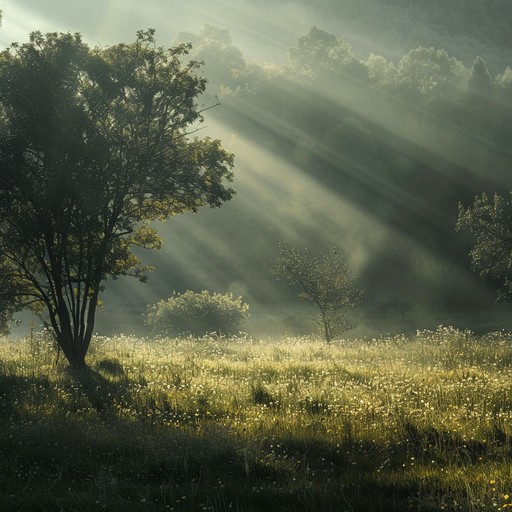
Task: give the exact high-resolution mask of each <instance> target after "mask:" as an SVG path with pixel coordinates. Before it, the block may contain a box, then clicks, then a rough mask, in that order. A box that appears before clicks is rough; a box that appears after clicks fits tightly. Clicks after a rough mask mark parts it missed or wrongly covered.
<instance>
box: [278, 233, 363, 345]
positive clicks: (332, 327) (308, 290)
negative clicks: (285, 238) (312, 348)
mask: <svg viewBox="0 0 512 512" xmlns="http://www.w3.org/2000/svg"><path fill="white" fill-rule="evenodd" d="M271 272H272V274H274V275H276V276H278V278H279V277H285V278H286V279H288V281H289V282H290V284H294V285H299V286H300V288H301V292H300V293H299V297H301V298H302V299H304V300H308V301H310V302H312V303H313V304H315V305H316V306H317V307H318V309H319V310H320V317H319V320H318V324H319V325H320V327H321V329H322V332H323V335H324V337H325V340H326V341H331V340H332V339H333V338H334V337H335V336H337V335H339V334H341V333H342V332H343V331H345V330H346V329H347V328H349V323H348V321H347V319H346V318H345V315H346V312H347V310H349V309H353V308H355V307H356V306H357V305H358V304H359V303H360V302H361V299H362V292H361V291H360V290H358V289H357V288H355V287H354V279H353V278H352V277H351V274H350V271H349V269H348V267H347V265H346V263H345V261H344V259H343V257H342V256H341V255H340V254H339V253H338V252H337V251H335V250H333V251H331V252H329V253H326V254H322V255H317V254H311V253H310V252H309V251H308V250H307V249H304V250H302V251H301V250H299V249H296V248H295V247H291V248H290V247H288V246H287V245H286V244H285V243H281V244H280V245H279V254H278V256H277V257H276V259H275V260H274V262H273V265H272V268H271Z"/></svg>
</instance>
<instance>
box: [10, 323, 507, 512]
mask: <svg viewBox="0 0 512 512" xmlns="http://www.w3.org/2000/svg"><path fill="white" fill-rule="evenodd" d="M54 361H55V352H54V350H53V348H52V345H51V343H50V342H49V341H48V340H47V339H45V338H44V337H43V336H32V339H27V340H25V341H21V342H20V341H9V340H2V341H0V410H1V417H0V510H2V511H10V510H13V511H14V510H30V511H38V510H39V511H50V510H51V511H53V510H70V511H71V510H73V511H74V510H76V511H86V510H141V511H157V510H175V511H177V510H183V511H185V510H186V511H196V510H197V511H203V510H212V511H222V510H238V511H257V510H261V511H272V510H273V511H294V510H297V511H298V510H305V511H316V510H319V511H373V510H374V511H387V510H391V511H406V510H407V511H410V510H416V511H437V510H462V511H484V510H497V509H507V508H509V507H510V508H512V421H511V419H512V336H510V335H508V334H504V333H494V334H492V335H488V336H485V337H481V338H476V337H475V336H473V335H472V334H471V333H470V332H463V331H457V330H455V329H452V328H439V329H438V330H437V331H435V332H423V333H419V334H418V335H417V336H416V337H414V338H413V339H406V338H404V337H393V338H385V339H378V340H366V341H358V342H336V343H332V344H330V345H326V344H325V343H324V342H321V341H315V340H311V339H306V338H304V339H282V340H276V341H255V340H250V339H240V340H231V341H226V340H215V339H209V340H199V341H198V340H160V341H152V340H140V339H134V338H128V337H117V338H97V339H96V340H94V345H93V349H92V352H91V354H90V359H89V362H90V364H91V367H92V368H93V370H94V371H93V372H91V374H90V375H74V376H72V375H69V374H68V373H67V372H66V371H65V370H64V363H63V362H60V363H59V364H58V365H57V366H55V365H54Z"/></svg>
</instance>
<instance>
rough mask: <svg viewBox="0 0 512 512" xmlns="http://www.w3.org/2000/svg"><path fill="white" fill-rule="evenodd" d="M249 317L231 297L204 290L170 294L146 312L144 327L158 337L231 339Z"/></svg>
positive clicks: (246, 306) (247, 312)
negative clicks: (209, 336)
mask: <svg viewBox="0 0 512 512" xmlns="http://www.w3.org/2000/svg"><path fill="white" fill-rule="evenodd" d="M248 316H249V305H248V304H245V303H243V302H242V298H241V297H238V298H237V299H235V298H233V295H232V294H231V293H226V294H225V295H221V294H220V293H210V292H208V291H207V290H203V291H202V292H200V293H195V292H192V291H186V292H185V293H181V294H179V293H173V295H172V296H171V297H169V298H168V299H167V300H161V301H160V302H158V303H157V304H154V305H153V306H149V308H148V316H147V324H148V325H150V326H151V328H152V332H153V334H156V335H160V336H183V335H192V336H204V335H206V334H210V333H216V334H218V335H219V336H220V335H227V336H230V335H233V334H236V333H237V332H239V326H240V324H241V323H242V322H244V321H245V320H246V319H247V318H248Z"/></svg>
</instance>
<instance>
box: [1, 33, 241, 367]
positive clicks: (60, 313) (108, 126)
mask: <svg viewBox="0 0 512 512" xmlns="http://www.w3.org/2000/svg"><path fill="white" fill-rule="evenodd" d="M189 49H190V46H189V45H187V44H183V45H179V46H176V47H174V48H170V49H167V50H166V49H163V48H159V47H156V45H155V41H154V31H152V30H149V31H140V32H139V33H138V34H137V39H136V41H135V42H134V43H132V44H118V45H115V46H111V47H107V48H104V49H103V48H90V47H89V46H87V45H86V44H85V43H84V42H83V41H82V38H81V36H80V35H79V34H55V33H52V34H47V35H45V36H43V35H42V34H41V33H33V34H32V35H31V37H30V41H29V42H28V43H25V44H21V45H19V44H13V45H12V46H11V47H10V48H9V49H7V50H5V51H4V52H3V53H2V54H1V55H0V219H1V220H0V255H1V258H2V261H3V264H4V266H5V267H6V268H10V269H11V277H12V279H14V280H15V282H16V283H17V286H16V289H17V301H18V303H19V304H21V305H31V306H32V307H38V308H39V310H40V311H42V312H44V314H45V315H46V316H47V319H48V321H49V324H50V326H51V328H52V329H53V331H54V333H55V337H56V340H57V342H58V344H59V346H60V347H61V349H62V351H63V353H64V354H65V356H66V358H67V359H68V361H69V363H70V365H72V366H85V356H86V353H87V350H88V347H89V344H90V341H91V336H92V333H93V328H94V319H95V313H96V309H97V306H98V303H99V300H100V293H101V292H102V290H103V287H104V282H105V280H106V279H108V278H116V277H118V276H125V275H133V276H135V277H138V278H140V279H144V270H146V269H145V267H143V266H142V264H141V262H140V261H139V259H138V258H137V256H136V255H135V254H134V253H133V252H132V248H133V247H134V246H141V247H146V248H157V247H159V246H160V239H159V237H158V235H157V233H156V232H155V230H154V229H152V228H151V227H149V225H148V223H149V222H151V221H154V220H163V219H166V218H168V217H170V216H173V215H176V214H180V213H183V212H186V211H192V212H194V211H196V210H197V209H198V208H199V207H201V206H212V207H217V206H220V205H221V204H222V203H223V202H224V201H227V200H229V199H230V198H231V197H232V195H233V190H232V189H231V188H230V187H229V186H228V185H227V183H226V182H227V181H231V178H232V172H231V169H232V165H233V157H232V155H231V154H229V153H227V152H226V151H225V150H223V149H222V147H221V144H220V142H219V141H217V140H212V139H210V138H203V139H199V138H197V137H193V136H192V133H194V132H195V131H197V129H198V125H199V123H200V122H201V121H202V115H201V109H200V108H199V107H198V105H197V103H196V98H197V97H198V95H200V94H201V93H203V91H204V90H205V85H206V80H205V79H204V78H202V77H200V76H199V75H198V73H197V70H198V67H199V64H198V63H197V62H194V61H190V62H187V59H186V54H187V52H188V50H189Z"/></svg>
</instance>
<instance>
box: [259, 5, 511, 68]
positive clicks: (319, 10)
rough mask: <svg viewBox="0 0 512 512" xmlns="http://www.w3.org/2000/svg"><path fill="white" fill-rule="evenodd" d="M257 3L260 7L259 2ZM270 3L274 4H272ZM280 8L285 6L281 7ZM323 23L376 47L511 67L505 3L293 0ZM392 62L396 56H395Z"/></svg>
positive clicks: (508, 10) (509, 38) (496, 66)
mask: <svg viewBox="0 0 512 512" xmlns="http://www.w3.org/2000/svg"><path fill="white" fill-rule="evenodd" d="M258 3H259V2H258ZM272 3H274V2H272ZM283 3H284V2H283ZM295 3H299V4H302V5H303V7H304V8H305V9H307V10H309V11H310V12H311V13H314V14H315V15H317V16H321V17H323V18H324V19H325V20H326V23H328V22H329V20H335V21H336V23H337V24H340V23H344V24H346V27H348V28H349V29H353V31H354V32H353V33H355V34H357V33H359V34H362V35H366V36H367V37H370V38H371V39H372V40H373V43H375V44H376V45H379V44H380V45H385V46H388V47H389V50H388V52H389V51H390V50H392V48H393V47H394V48H399V49H401V50H402V51H404V52H406V51H408V50H410V49H411V48H416V47H418V46H420V45H422V46H435V47H438V48H445V49H446V50H447V51H449V53H450V54H452V55H454V56H456V57H457V58H458V59H461V60H462V61H464V62H465V63H466V64H467V65H469V64H470V63H471V61H472V60H473V59H474V57H475V55H481V56H482V57H485V59H486V61H487V62H488V64H489V66H490V67H491V68H492V69H493V70H494V71H497V70H498V69H499V68H502V67H505V66H506V65H509V64H511V57H510V51H509V50H510V48H511V47H512V4H511V3H510V2H509V1H508V0H450V1H448V2H447V1H444V0H431V1H428V2H425V1H422V0H364V1H361V0H312V1H310V0H297V2H295ZM393 56H395V55H393Z"/></svg>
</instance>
